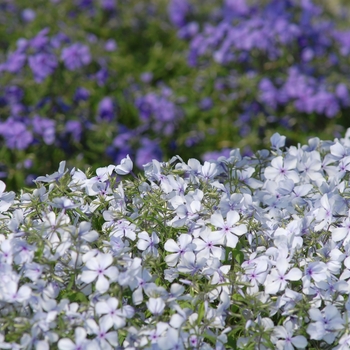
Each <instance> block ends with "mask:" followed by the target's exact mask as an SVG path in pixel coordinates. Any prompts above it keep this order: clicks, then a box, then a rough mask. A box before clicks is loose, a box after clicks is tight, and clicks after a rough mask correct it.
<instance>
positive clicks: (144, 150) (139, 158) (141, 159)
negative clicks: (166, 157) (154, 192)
mask: <svg viewBox="0 0 350 350" xmlns="http://www.w3.org/2000/svg"><path fill="white" fill-rule="evenodd" d="M161 158H162V151H161V150H160V147H159V145H158V143H157V141H154V140H150V139H148V138H146V137H143V138H142V140H141V146H140V148H139V149H138V150H137V152H136V160H135V163H136V165H137V166H138V167H139V168H142V166H143V165H144V164H146V163H148V162H150V161H152V159H161Z"/></svg>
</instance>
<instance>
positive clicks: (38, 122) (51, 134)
mask: <svg viewBox="0 0 350 350" xmlns="http://www.w3.org/2000/svg"><path fill="white" fill-rule="evenodd" d="M55 124H56V123H55V121H54V120H50V119H46V118H41V117H39V116H38V115H36V116H34V118H33V120H32V125H33V131H34V133H36V134H38V135H40V136H42V138H43V140H44V142H45V143H46V144H47V145H52V144H53V142H54V141H55V132H56V128H55V126H56V125H55Z"/></svg>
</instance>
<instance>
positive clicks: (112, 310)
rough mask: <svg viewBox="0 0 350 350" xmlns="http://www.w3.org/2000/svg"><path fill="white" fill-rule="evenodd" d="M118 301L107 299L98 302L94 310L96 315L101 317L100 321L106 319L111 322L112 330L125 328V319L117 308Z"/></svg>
mask: <svg viewBox="0 0 350 350" xmlns="http://www.w3.org/2000/svg"><path fill="white" fill-rule="evenodd" d="M118 304H119V301H118V299H116V298H108V299H107V300H102V301H99V302H98V303H97V304H96V306H95V308H96V313H97V314H98V315H103V314H105V315H104V316H102V317H101V320H102V319H103V318H107V319H110V320H112V322H113V325H114V328H116V329H117V328H122V327H124V326H125V323H126V322H125V318H124V313H123V311H122V310H121V309H117V308H118Z"/></svg>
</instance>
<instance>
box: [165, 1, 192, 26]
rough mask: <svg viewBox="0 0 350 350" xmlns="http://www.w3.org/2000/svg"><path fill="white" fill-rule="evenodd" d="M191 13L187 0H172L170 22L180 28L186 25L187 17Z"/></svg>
mask: <svg viewBox="0 0 350 350" xmlns="http://www.w3.org/2000/svg"><path fill="white" fill-rule="evenodd" d="M190 11H191V7H190V4H189V2H188V1H187V0H171V1H170V4H169V6H168V14H169V17H170V21H171V22H172V23H173V24H174V25H175V26H177V27H179V28H181V27H183V26H184V25H185V24H186V16H187V15H188V14H189V12H190Z"/></svg>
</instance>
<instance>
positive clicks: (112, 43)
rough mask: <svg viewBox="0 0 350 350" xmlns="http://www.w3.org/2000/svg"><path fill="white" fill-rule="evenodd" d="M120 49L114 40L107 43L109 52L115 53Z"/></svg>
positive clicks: (106, 47)
mask: <svg viewBox="0 0 350 350" xmlns="http://www.w3.org/2000/svg"><path fill="white" fill-rule="evenodd" d="M117 48H118V45H117V43H116V41H115V40H114V39H108V40H107V41H106V43H105V50H106V51H107V52H113V51H115V50H116V49H117Z"/></svg>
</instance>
